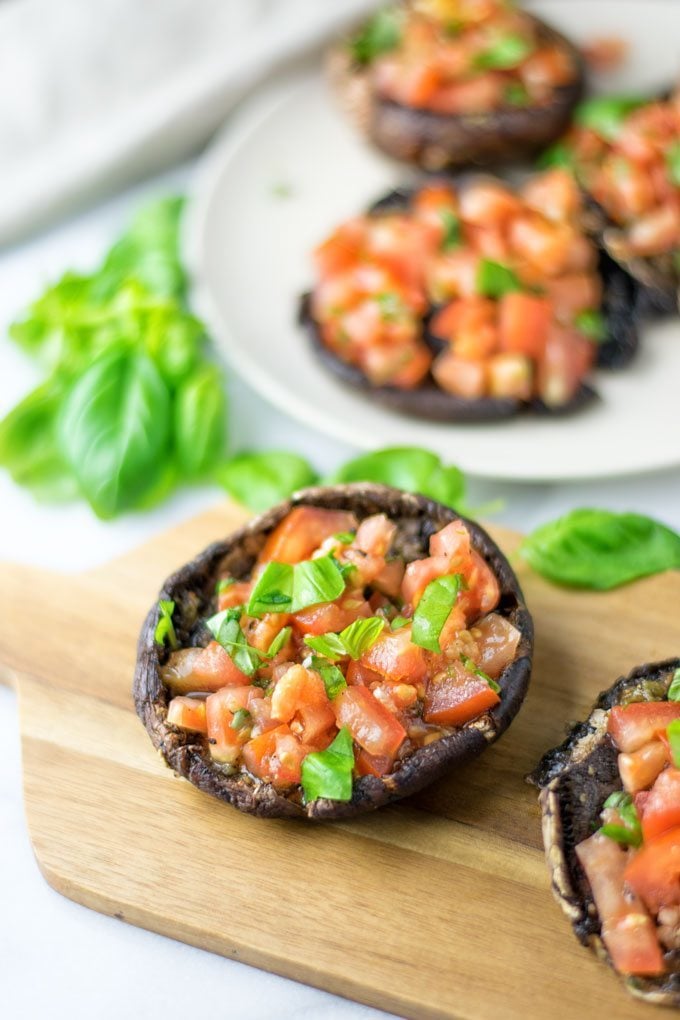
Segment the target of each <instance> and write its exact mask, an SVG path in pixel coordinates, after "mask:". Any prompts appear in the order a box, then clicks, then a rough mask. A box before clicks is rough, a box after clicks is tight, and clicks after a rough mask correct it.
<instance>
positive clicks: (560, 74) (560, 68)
mask: <svg viewBox="0 0 680 1020" xmlns="http://www.w3.org/2000/svg"><path fill="white" fill-rule="evenodd" d="M520 74H521V76H522V81H523V82H524V84H525V85H526V87H527V88H528V89H529V91H530V92H531V93H532V94H534V95H544V94H546V93H547V92H548V91H550V90H551V89H553V88H557V87H558V86H560V85H568V84H570V83H571V82H572V81H573V80H574V63H573V60H572V58H571V55H570V54H569V53H568V52H567V50H566V49H565V48H564V47H563V46H557V45H556V46H542V47H541V48H540V49H538V50H536V52H535V53H532V54H531V56H529V57H528V58H527V59H526V60H525V61H524V63H523V64H522V65H521V67H520Z"/></svg>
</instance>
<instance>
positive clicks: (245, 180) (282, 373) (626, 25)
mask: <svg viewBox="0 0 680 1020" xmlns="http://www.w3.org/2000/svg"><path fill="white" fill-rule="evenodd" d="M531 7H532V9H535V10H537V11H538V12H540V13H541V14H543V15H544V16H545V17H547V18H549V19H550V20H551V21H553V22H554V23H555V24H556V25H558V26H560V27H562V28H563V29H564V30H565V31H566V32H567V33H568V34H569V35H571V36H572V37H573V38H574V39H576V40H585V39H592V38H593V37H596V36H598V35H607V34H609V35H612V34H616V35H618V36H622V37H624V38H626V39H628V40H629V41H630V43H631V47H632V52H631V56H630V58H629V60H628V62H627V64H626V68H625V72H621V71H619V72H618V73H617V74H616V75H613V76H610V78H609V80H608V81H607V82H606V85H607V86H608V87H609V88H610V89H611V90H612V91H614V90H617V89H621V88H625V89H626V90H628V91H633V90H635V89H638V88H645V89H651V88H658V87H662V86H663V85H664V84H668V83H669V82H670V81H672V80H674V79H675V78H676V77H677V70H678V48H677V39H678V38H680V4H675V3H670V2H666V0H600V2H598V3H596V4H595V3H592V2H589V0H543V2H540V3H535V4H532V5H531ZM408 178H409V173H408V171H405V170H404V169H403V168H402V167H400V166H398V165H397V164H395V163H393V162H391V161H389V160H387V159H385V158H384V157H382V156H380V155H379V154H378V153H376V152H374V151H373V150H372V149H371V148H370V147H369V146H368V145H367V144H365V143H363V142H362V141H361V140H360V139H359V138H358V137H357V136H356V134H355V133H354V131H353V130H352V129H351V127H350V126H349V125H348V124H346V123H345V121H344V119H343V118H342V116H341V115H340V114H339V113H338V112H337V111H336V109H335V108H334V106H333V103H332V100H331V97H330V96H329V94H328V90H327V88H326V86H325V83H324V80H323V76H322V73H321V70H320V68H319V66H318V65H315V66H314V67H306V68H302V69H298V70H297V71H296V72H294V73H289V74H288V75H287V76H286V77H283V78H278V79H277V80H276V81H274V82H272V83H271V84H270V85H269V86H268V87H267V88H266V89H263V90H262V91H260V92H259V93H258V94H257V95H256V96H255V97H254V98H253V99H252V100H251V101H250V102H249V103H248V104H247V106H245V107H244V108H243V110H242V113H241V116H240V118H239V119H238V122H237V123H236V124H234V125H233V126H231V127H230V129H229V131H228V132H227V133H226V134H225V136H224V137H223V138H222V139H221V140H219V141H218V142H217V144H216V145H215V147H214V148H213V150H212V152H211V154H210V155H209V158H208V160H207V163H206V165H205V168H204V170H203V173H202V174H201V175H200V177H199V180H198V183H197V187H196V191H195V199H194V202H193V204H192V208H191V211H190V217H189V223H188V232H187V254H188V260H189V265H190V267H191V269H192V273H193V276H194V280H195V285H196V287H195V295H196V302H197V307H198V309H199V312H200V313H201V314H202V315H203V316H204V317H205V319H206V320H207V322H208V325H209V327H210V329H211V330H212V332H213V334H214V336H215V338H216V339H217V341H218V343H219V344H220V345H221V347H222V349H223V350H224V352H225V354H226V355H227V357H228V358H229V360H230V362H231V364H232V365H233V366H235V367H236V369H237V370H238V371H239V372H240V373H242V375H243V376H244V377H245V378H246V379H248V381H249V382H250V383H251V384H252V385H253V386H254V387H255V388H256V389H257V390H259V391H260V392H261V393H262V394H263V396H265V397H266V398H267V399H269V400H270V401H271V402H272V403H274V404H276V405H277V406H278V407H280V408H282V409H283V410H285V411H287V412H289V413H290V414H291V415H293V416H295V417H296V418H298V419H300V420H301V421H302V422H304V423H305V424H307V425H309V426H310V427H311V428H315V429H319V430H321V431H323V432H326V433H328V434H330V435H332V436H335V437H336V438H339V439H342V440H344V441H346V442H350V443H352V444H354V445H356V446H358V447H362V448H367V449H370V448H373V447H379V446H387V445H402V444H417V445H422V446H426V447H429V448H430V449H432V450H435V451H436V452H437V453H439V454H440V455H441V456H443V457H445V458H446V459H447V460H449V461H454V462H455V463H457V464H458V465H460V466H461V467H462V468H463V469H464V470H466V471H468V472H470V473H472V474H476V475H478V476H484V477H491V478H504V479H514V480H525V481H528V480H533V481H548V480H555V481H557V480H562V481H564V480H569V479H585V478H601V477H604V476H612V475H620V474H628V473H635V472H641V471H647V470H652V469H659V468H664V467H672V466H676V465H678V464H680V400H679V399H678V392H679V389H680V322H679V321H678V320H673V319H671V320H668V321H666V322H663V323H661V324H653V325H651V326H648V327H646V329H645V332H644V337H643V344H642V352H641V354H640V356H639V358H638V360H637V361H636V362H635V364H634V366H633V367H632V368H631V369H630V370H628V371H624V372H621V373H618V374H606V373H600V374H599V375H598V378H597V380H596V385H597V388H598V390H599V392H600V394H601V397H602V399H601V401H600V402H599V403H596V404H595V405H593V406H592V407H590V408H587V409H586V410H584V411H583V412H581V413H580V414H576V415H574V416H572V417H567V418H560V419H557V418H556V419H547V420H546V419H540V418H535V417H530V416H523V417H522V418H520V419H516V420H511V421H508V422H501V423H494V424H483V425H465V426H460V425H459V426H456V425H448V424H433V423H430V422H424V421H423V422H421V421H418V420H417V419H410V418H406V417H402V416H400V415H397V414H395V413H393V412H391V411H388V410H385V409H383V408H380V407H378V406H377V405H374V404H372V403H371V401H370V399H369V398H367V397H364V396H361V395H359V394H355V393H354V392H352V391H351V390H347V389H345V388H344V387H342V386H341V385H340V384H339V383H337V382H336V381H335V380H334V379H333V378H331V377H330V376H329V375H327V374H326V372H325V371H324V370H323V368H322V367H321V366H320V365H319V364H318V363H317V361H316V359H315V357H314V356H313V354H312V353H311V351H310V350H309V348H308V345H307V339H306V337H305V336H304V334H303V332H302V331H301V330H300V328H299V327H298V326H297V325H296V321H295V316H296V299H297V295H299V294H300V293H301V292H302V291H304V290H305V289H307V288H308V287H309V285H310V282H311V278H312V272H311V265H310V260H309V252H310V250H311V249H312V247H313V246H314V245H315V244H316V243H318V242H319V241H320V240H321V239H322V238H323V237H324V236H325V235H326V234H327V233H328V232H329V231H330V230H331V228H332V227H333V226H334V225H335V224H337V223H338V221H340V220H342V219H343V218H344V217H347V216H350V215H353V214H354V213H356V212H357V211H358V210H361V209H362V208H363V207H364V206H365V205H366V204H368V203H369V202H370V201H371V200H372V199H374V198H377V197H378V196H380V195H381V194H382V193H383V192H385V191H387V190H388V189H389V188H391V187H394V186H395V185H396V184H398V183H400V182H403V181H404V180H408Z"/></svg>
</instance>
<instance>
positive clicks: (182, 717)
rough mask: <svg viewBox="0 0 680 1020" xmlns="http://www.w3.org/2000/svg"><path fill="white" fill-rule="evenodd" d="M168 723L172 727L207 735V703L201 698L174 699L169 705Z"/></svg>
mask: <svg viewBox="0 0 680 1020" xmlns="http://www.w3.org/2000/svg"><path fill="white" fill-rule="evenodd" d="M167 721H168V722H169V723H170V724H171V725H172V726H179V727H180V729H183V730H193V731H195V732H196V733H207V732H208V724H207V722H206V718H205V701H202V700H200V699H199V698H183V697H177V698H173V699H172V701H171V702H170V704H169V705H168V718H167Z"/></svg>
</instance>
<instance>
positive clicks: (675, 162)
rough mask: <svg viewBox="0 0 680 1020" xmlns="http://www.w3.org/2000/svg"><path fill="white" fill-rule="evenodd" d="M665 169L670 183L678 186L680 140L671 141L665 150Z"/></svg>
mask: <svg viewBox="0 0 680 1020" xmlns="http://www.w3.org/2000/svg"><path fill="white" fill-rule="evenodd" d="M666 169H667V170H668V179H669V181H670V182H671V184H675V186H676V187H679V188H680V142H673V144H672V145H670V146H669V147H668V150H667V152H666Z"/></svg>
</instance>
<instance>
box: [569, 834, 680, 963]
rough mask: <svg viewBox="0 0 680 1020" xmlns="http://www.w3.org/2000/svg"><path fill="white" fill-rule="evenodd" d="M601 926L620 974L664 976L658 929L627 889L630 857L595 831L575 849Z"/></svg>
mask: <svg viewBox="0 0 680 1020" xmlns="http://www.w3.org/2000/svg"><path fill="white" fill-rule="evenodd" d="M576 856H577V857H578V859H579V862H580V864H581V867H582V868H583V870H584V872H585V874H586V878H587V879H588V882H589V884H590V888H591V891H592V894H593V899H594V900H595V905H596V907H597V911H598V914H599V915H600V921H601V924H602V938H603V940H604V943H605V945H606V947H607V949H608V951H609V954H610V956H611V958H612V962H613V964H614V966H615V968H616V970H617V971H619V972H620V973H621V974H647V975H650V976H653V975H656V974H663V973H664V972H665V966H664V961H663V954H662V952H661V946H660V945H659V940H658V938H657V934H656V927H655V925H654V922H653V921H652V919H651V917H650V916H649V914H648V913H647V911H646V910H645V907H644V904H643V902H642V900H641V899H639V898H638V896H630V894H626V892H625V890H624V878H625V880H627V879H628V875H627V869H626V864H627V862H628V860H629V856H628V854H627V853H626V851H625V850H623V849H622V848H621V847H620V846H619V845H618V843H615V842H614V840H612V839H609V838H608V837H607V836H603V835H602V834H601V833H599V832H596V833H595V834H594V835H593V836H590V837H589V838H588V839H585V840H583V842H582V843H579V844H578V845H577V847H576Z"/></svg>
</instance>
